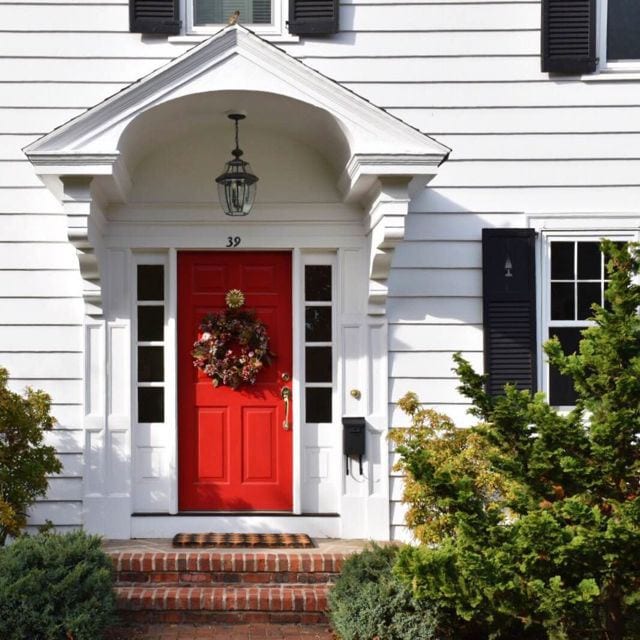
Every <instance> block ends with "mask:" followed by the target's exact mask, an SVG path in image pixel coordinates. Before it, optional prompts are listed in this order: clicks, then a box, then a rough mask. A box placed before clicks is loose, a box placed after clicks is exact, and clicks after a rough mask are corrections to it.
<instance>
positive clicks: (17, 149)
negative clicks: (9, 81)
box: [0, 85, 37, 160]
mask: <svg viewBox="0 0 640 640" xmlns="http://www.w3.org/2000/svg"><path fill="white" fill-rule="evenodd" d="M1 86H2V85H0V87H1ZM36 138H37V136H34V135H20V134H10V133H3V132H2V128H0V160H26V159H27V158H26V156H25V155H24V153H22V149H24V147H26V146H27V145H28V144H31V143H32V142H33V141H34V140H35V139H36Z"/></svg>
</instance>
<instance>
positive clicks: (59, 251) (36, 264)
mask: <svg viewBox="0 0 640 640" xmlns="http://www.w3.org/2000/svg"><path fill="white" fill-rule="evenodd" d="M0 169H2V165H0ZM12 268H13V269H16V268H20V269H65V270H68V269H77V268H78V257H77V255H76V250H75V249H74V247H73V246H72V245H71V244H70V243H62V242H61V243H58V244H42V243H37V242H34V243H31V244H30V243H23V244H14V243H11V242H0V270H2V269H12ZM2 308H3V307H2V301H0V310H1V309H2ZM3 319H4V318H3V314H2V313H1V311H0V324H1V323H2V322H3Z"/></svg>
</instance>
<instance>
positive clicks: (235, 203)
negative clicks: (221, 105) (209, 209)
mask: <svg viewBox="0 0 640 640" xmlns="http://www.w3.org/2000/svg"><path fill="white" fill-rule="evenodd" d="M229 118H231V120H234V121H235V123H236V148H235V149H234V150H233V151H232V152H231V154H232V155H233V160H229V162H227V164H226V165H225V167H224V173H222V174H221V175H219V176H218V177H217V178H216V182H217V183H218V198H219V199H220V204H221V205H222V208H223V209H224V212H225V213H226V214H227V215H228V216H246V215H247V214H248V213H249V212H250V211H251V207H252V206H253V202H254V200H255V199H256V191H257V184H256V183H257V182H258V177H257V176H256V175H254V174H253V173H252V171H251V167H250V166H249V163H248V162H245V161H244V160H242V159H241V156H242V149H240V146H239V144H238V122H239V121H240V120H244V118H245V116H244V115H242V114H241V113H231V114H230V115H229Z"/></svg>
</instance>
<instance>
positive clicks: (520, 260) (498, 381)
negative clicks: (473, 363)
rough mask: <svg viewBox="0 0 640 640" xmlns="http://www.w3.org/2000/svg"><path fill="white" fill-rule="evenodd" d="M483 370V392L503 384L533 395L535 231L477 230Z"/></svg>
mask: <svg viewBox="0 0 640 640" xmlns="http://www.w3.org/2000/svg"><path fill="white" fill-rule="evenodd" d="M482 293H483V303H484V304H483V320H484V365H485V372H486V373H487V374H489V379H488V382H487V391H488V392H489V393H490V394H491V395H498V394H500V393H502V392H503V389H504V385H505V384H507V383H512V384H515V385H516V386H517V387H518V388H519V389H529V390H531V391H535V389H536V386H537V384H536V382H537V376H536V361H537V351H536V285H535V231H534V230H533V229H483V230H482Z"/></svg>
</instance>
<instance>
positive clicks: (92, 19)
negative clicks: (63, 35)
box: [0, 3, 129, 32]
mask: <svg viewBox="0 0 640 640" xmlns="http://www.w3.org/2000/svg"><path fill="white" fill-rule="evenodd" d="M0 24H1V25H5V27H4V28H5V29H6V25H11V31H18V32H19V31H41V32H42V31H44V32H46V31H128V30H129V8H128V5H127V4H118V5H109V4H105V5H104V6H101V7H100V9H99V13H98V10H97V9H96V7H95V6H91V5H90V4H78V3H67V4H50V3H47V4H44V3H39V4H0Z"/></svg>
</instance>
